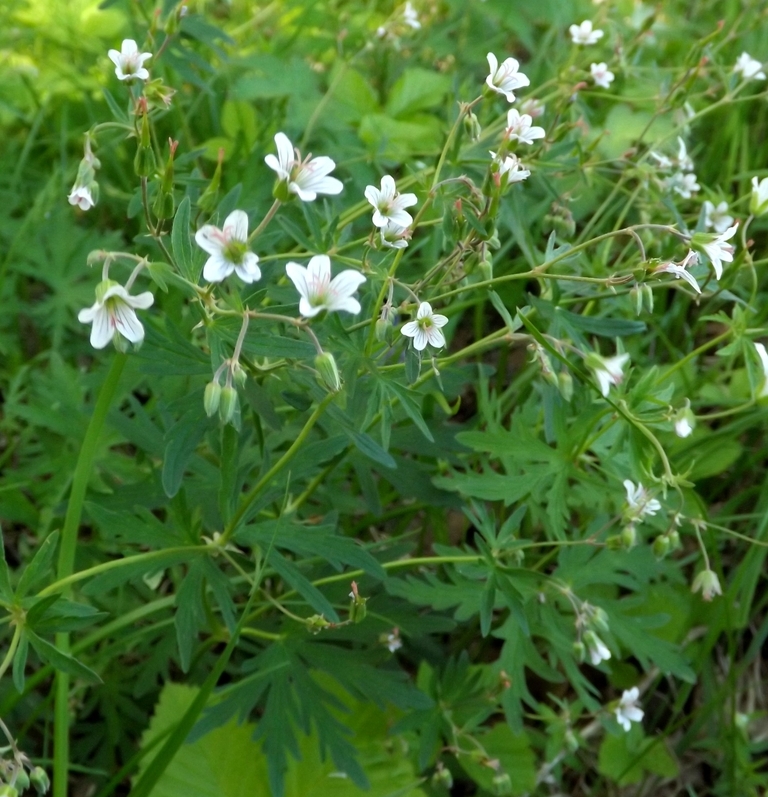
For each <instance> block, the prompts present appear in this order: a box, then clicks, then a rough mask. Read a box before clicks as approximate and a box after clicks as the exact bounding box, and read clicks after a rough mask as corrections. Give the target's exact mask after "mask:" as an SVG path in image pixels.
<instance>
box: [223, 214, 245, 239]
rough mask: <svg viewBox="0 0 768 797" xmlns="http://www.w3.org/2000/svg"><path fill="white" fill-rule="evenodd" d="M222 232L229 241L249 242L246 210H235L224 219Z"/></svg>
mask: <svg viewBox="0 0 768 797" xmlns="http://www.w3.org/2000/svg"><path fill="white" fill-rule="evenodd" d="M222 232H223V233H224V236H225V237H226V238H227V240H233V241H240V242H241V243H245V242H246V241H247V240H248V214H247V213H246V212H245V211H244V210H233V211H232V212H231V213H230V214H229V216H227V218H226V219H224V227H223V228H222Z"/></svg>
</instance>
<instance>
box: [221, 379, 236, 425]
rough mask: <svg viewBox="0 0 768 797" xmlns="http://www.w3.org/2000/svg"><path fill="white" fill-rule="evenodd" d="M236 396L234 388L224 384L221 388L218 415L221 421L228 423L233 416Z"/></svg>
mask: <svg viewBox="0 0 768 797" xmlns="http://www.w3.org/2000/svg"><path fill="white" fill-rule="evenodd" d="M237 405H238V398H237V391H236V390H235V388H233V387H230V386H229V385H226V386H225V387H223V388H221V398H220V402H219V417H220V418H221V420H222V422H223V423H229V422H230V421H231V420H232V418H234V417H235V411H236V410H237Z"/></svg>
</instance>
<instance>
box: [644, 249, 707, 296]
mask: <svg viewBox="0 0 768 797" xmlns="http://www.w3.org/2000/svg"><path fill="white" fill-rule="evenodd" d="M698 259H699V256H698V255H697V254H696V252H694V251H693V250H692V249H689V250H688V254H687V255H686V256H685V258H684V259H683V260H682V262H680V263H664V264H662V265H661V266H658V268H656V269H654V272H653V273H654V274H664V273H666V274H673V275H674V276H675V277H677V279H684V280H685V281H686V282H687V283H688V284H689V285H690V286H691V287H692V288H693V289H694V290H695V291H696V293H701V288H700V287H699V283H698V282H696V278H695V277H694V276H693V274H689V273H688V272H687V271H686V268H687V267H688V266H689V265H690V266H692V265H695V264H696V263H697V262H698Z"/></svg>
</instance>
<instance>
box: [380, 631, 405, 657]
mask: <svg viewBox="0 0 768 797" xmlns="http://www.w3.org/2000/svg"><path fill="white" fill-rule="evenodd" d="M382 636H383V641H384V644H385V645H386V646H387V649H388V650H389V652H390V653H394V652H395V651H396V650H400V648H401V647H402V646H403V641H402V640H401V639H400V629H399V628H393V629H392V632H391V633H389V634H386V635H382Z"/></svg>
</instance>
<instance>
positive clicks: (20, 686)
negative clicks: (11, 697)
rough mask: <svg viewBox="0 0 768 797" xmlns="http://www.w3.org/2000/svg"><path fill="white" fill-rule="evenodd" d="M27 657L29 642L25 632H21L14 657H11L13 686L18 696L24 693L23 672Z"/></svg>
mask: <svg viewBox="0 0 768 797" xmlns="http://www.w3.org/2000/svg"><path fill="white" fill-rule="evenodd" d="M28 656H29V640H28V639H27V632H26V630H24V631H22V632H21V638H20V639H19V646H18V648H16V655H15V656H14V657H13V685H14V686H15V687H16V691H17V692H18V693H19V694H22V693H23V692H24V682H25V678H24V670H25V669H26V666H27V657H28Z"/></svg>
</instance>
